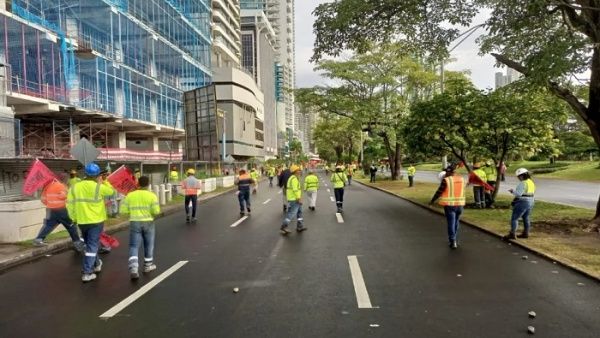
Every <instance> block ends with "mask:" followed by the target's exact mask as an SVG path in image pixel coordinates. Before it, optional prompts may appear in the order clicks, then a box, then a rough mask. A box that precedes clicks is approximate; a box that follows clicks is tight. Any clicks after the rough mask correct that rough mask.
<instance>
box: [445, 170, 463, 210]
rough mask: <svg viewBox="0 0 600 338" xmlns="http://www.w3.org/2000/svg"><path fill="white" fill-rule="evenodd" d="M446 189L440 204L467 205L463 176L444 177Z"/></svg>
mask: <svg viewBox="0 0 600 338" xmlns="http://www.w3.org/2000/svg"><path fill="white" fill-rule="evenodd" d="M444 180H445V181H446V190H444V192H443V193H442V197H441V198H440V205H443V206H463V205H465V182H464V181H463V178H462V176H450V177H446V178H444Z"/></svg>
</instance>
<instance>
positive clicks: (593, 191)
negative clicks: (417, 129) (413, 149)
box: [387, 170, 600, 209]
mask: <svg viewBox="0 0 600 338" xmlns="http://www.w3.org/2000/svg"><path fill="white" fill-rule="evenodd" d="M387 175H389V174H387ZM416 180H417V181H418V180H421V181H426V182H434V183H439V180H438V173H436V172H433V171H422V170H421V171H419V172H417V175H416ZM517 181H518V180H517V178H515V177H507V178H506V182H502V185H501V186H500V193H501V194H506V195H509V193H508V191H507V190H508V189H511V188H512V189H514V188H515V187H516V186H517ZM535 183H536V189H537V191H536V193H535V195H536V198H537V199H539V200H542V201H548V202H555V203H560V204H567V205H573V206H578V207H583V208H588V209H595V208H596V203H598V196H600V183H594V182H576V181H567V180H555V179H544V178H535Z"/></svg>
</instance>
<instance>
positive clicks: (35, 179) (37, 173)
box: [23, 160, 56, 195]
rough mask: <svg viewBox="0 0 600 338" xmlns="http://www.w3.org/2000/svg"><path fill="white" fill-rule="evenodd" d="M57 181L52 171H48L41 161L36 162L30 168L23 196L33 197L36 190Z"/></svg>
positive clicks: (24, 184)
mask: <svg viewBox="0 0 600 338" xmlns="http://www.w3.org/2000/svg"><path fill="white" fill-rule="evenodd" d="M54 179H56V176H55V175H54V173H53V172H52V170H50V169H48V167H46V166H45V165H44V163H42V161H40V160H35V162H33V164H32V165H31V168H29V171H28V173H27V177H26V178H25V183H23V194H25V195H33V193H35V191H36V190H38V189H40V188H43V187H44V186H45V185H46V184H48V183H49V182H51V181H52V180H54Z"/></svg>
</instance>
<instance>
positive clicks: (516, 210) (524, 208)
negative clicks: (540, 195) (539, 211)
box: [510, 198, 534, 233]
mask: <svg viewBox="0 0 600 338" xmlns="http://www.w3.org/2000/svg"><path fill="white" fill-rule="evenodd" d="M533 205H534V201H533V199H532V198H519V199H517V200H516V201H515V203H514V205H513V211H512V216H511V218H510V232H512V233H515V232H516V231H517V227H518V226H519V218H523V227H524V230H523V232H524V233H529V228H530V227H531V220H530V219H529V216H530V215H531V209H533Z"/></svg>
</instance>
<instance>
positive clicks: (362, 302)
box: [348, 256, 373, 309]
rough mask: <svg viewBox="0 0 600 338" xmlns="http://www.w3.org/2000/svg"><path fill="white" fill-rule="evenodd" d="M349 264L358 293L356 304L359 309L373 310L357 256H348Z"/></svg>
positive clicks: (355, 289) (355, 290)
mask: <svg viewBox="0 0 600 338" xmlns="http://www.w3.org/2000/svg"><path fill="white" fill-rule="evenodd" d="M348 264H349V265H350V274H351V275H352V283H353V284H354V292H355V293H356V302H357V304H358V308H359V309H372V308H373V306H372V305H371V298H369V292H368V291H367V286H366V285H365V280H364V279H363V275H362V271H361V270H360V265H359V264H358V258H357V257H356V256H348Z"/></svg>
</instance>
